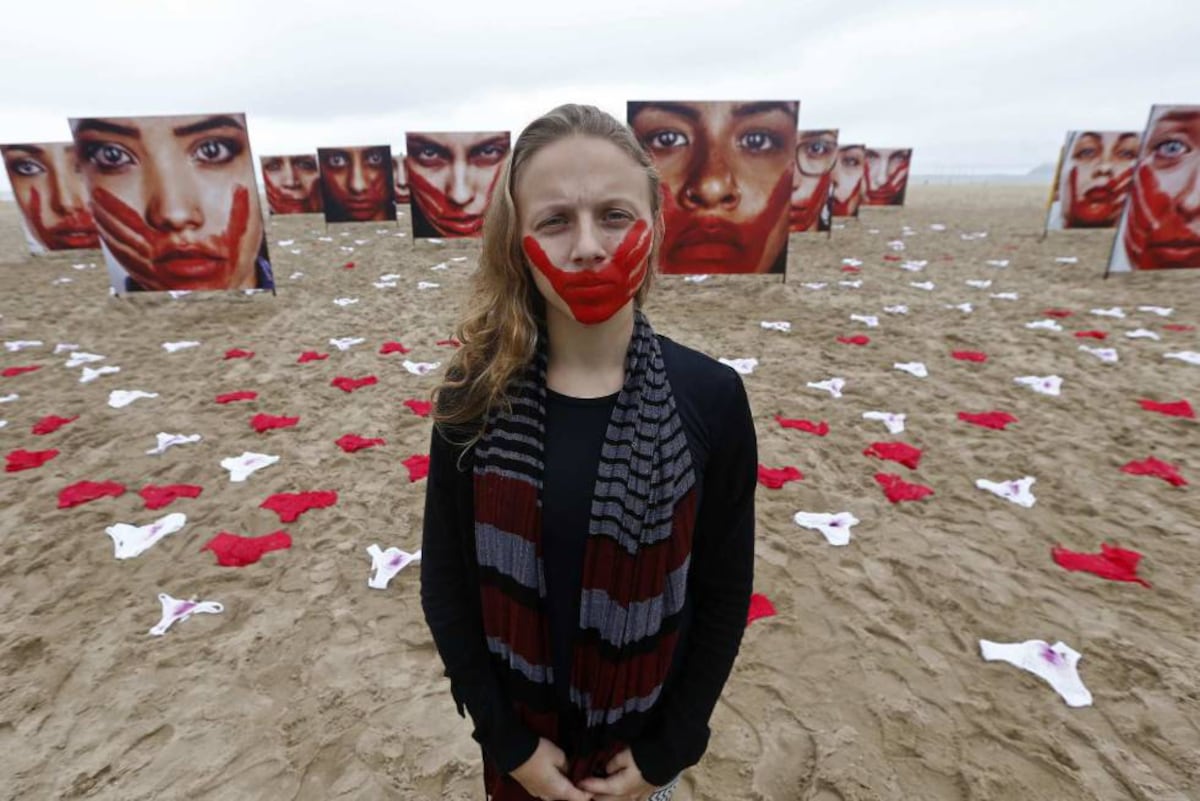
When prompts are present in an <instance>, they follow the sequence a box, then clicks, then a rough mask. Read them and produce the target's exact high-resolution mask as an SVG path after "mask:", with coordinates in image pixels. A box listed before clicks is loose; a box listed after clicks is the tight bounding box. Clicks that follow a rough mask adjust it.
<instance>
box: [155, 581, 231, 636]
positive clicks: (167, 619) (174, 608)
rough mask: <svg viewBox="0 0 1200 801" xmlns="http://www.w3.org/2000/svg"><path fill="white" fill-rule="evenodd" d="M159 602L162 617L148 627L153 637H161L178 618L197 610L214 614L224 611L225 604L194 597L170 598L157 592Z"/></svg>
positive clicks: (185, 616) (184, 618) (183, 617)
mask: <svg viewBox="0 0 1200 801" xmlns="http://www.w3.org/2000/svg"><path fill="white" fill-rule="evenodd" d="M158 600H159V603H161V604H162V619H161V620H159V621H158V623H157V624H156V625H155V626H154V628H152V629H150V633H151V634H153V635H154V636H155V637H161V636H163V635H164V634H166V633H167V629H169V628H171V626H172V625H173V624H175V623H177V622H179V621H180V620H187V619H188V618H189V617H191V616H192V615H194V614H196V613H197V612H203V613H205V614H209V615H215V614H218V613H220V612H224V611H225V606H224V605H223V604H220V603H218V602H216V601H197V600H196V599H195V598H193V599H191V600H189V601H184V600H181V599H179V598H172V597H171V596H170V595H167V594H166V593H165V592H160V593H159V594H158Z"/></svg>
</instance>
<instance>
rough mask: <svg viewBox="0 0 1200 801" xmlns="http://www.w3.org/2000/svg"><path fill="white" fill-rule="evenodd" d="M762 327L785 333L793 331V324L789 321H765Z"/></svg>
mask: <svg viewBox="0 0 1200 801" xmlns="http://www.w3.org/2000/svg"><path fill="white" fill-rule="evenodd" d="M762 327H763V328H765V329H766V330H768V331H783V332H784V333H787V332H788V331H791V330H792V324H791V323H789V322H788V321H787V320H777V321H774V322H770V321H767V320H763V321H762Z"/></svg>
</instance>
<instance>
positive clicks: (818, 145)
mask: <svg viewBox="0 0 1200 801" xmlns="http://www.w3.org/2000/svg"><path fill="white" fill-rule="evenodd" d="M808 154H809V155H810V156H826V155H828V154H829V145H828V144H826V143H825V142H813V143H812V144H811V145H809V146H808Z"/></svg>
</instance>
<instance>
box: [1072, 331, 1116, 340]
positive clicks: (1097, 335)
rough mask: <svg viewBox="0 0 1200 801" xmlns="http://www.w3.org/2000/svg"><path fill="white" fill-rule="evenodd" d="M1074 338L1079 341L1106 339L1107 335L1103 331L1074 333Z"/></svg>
mask: <svg viewBox="0 0 1200 801" xmlns="http://www.w3.org/2000/svg"><path fill="white" fill-rule="evenodd" d="M1075 336H1076V337H1078V338H1079V339H1108V334H1106V333H1105V332H1103V331H1076V332H1075Z"/></svg>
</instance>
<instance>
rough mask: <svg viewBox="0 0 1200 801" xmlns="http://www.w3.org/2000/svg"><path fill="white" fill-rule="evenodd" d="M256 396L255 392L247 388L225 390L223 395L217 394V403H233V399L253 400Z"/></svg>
mask: <svg viewBox="0 0 1200 801" xmlns="http://www.w3.org/2000/svg"><path fill="white" fill-rule="evenodd" d="M257 397H258V393H257V392H254V391H252V390H249V389H240V390H238V391H237V392H226V393H225V394H224V395H218V396H217V403H233V402H235V401H244V400H254V399H256V398H257Z"/></svg>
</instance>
